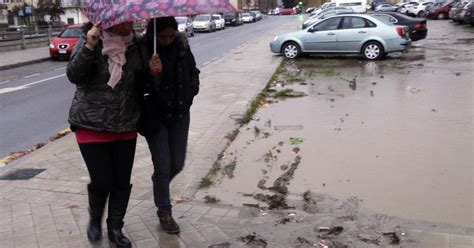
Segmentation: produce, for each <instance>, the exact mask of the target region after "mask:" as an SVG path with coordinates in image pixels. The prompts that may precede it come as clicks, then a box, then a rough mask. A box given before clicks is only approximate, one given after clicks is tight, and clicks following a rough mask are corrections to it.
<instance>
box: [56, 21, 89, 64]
mask: <svg viewBox="0 0 474 248" xmlns="http://www.w3.org/2000/svg"><path fill="white" fill-rule="evenodd" d="M81 34H82V25H70V26H69V27H67V28H66V29H64V30H63V31H62V32H61V33H60V34H59V35H58V37H57V38H55V39H53V40H52V41H51V42H50V43H49V55H50V56H51V59H53V60H56V59H59V58H64V59H69V57H70V56H71V53H72V50H73V49H74V46H75V45H76V43H77V41H78V40H79V37H81Z"/></svg>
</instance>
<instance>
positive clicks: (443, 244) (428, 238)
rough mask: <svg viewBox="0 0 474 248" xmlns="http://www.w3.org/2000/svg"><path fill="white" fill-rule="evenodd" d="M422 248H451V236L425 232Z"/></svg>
mask: <svg viewBox="0 0 474 248" xmlns="http://www.w3.org/2000/svg"><path fill="white" fill-rule="evenodd" d="M421 239H422V240H421V247H422V248H433V247H436V248H448V247H449V234H444V233H436V232H424V233H423V234H422V237H421Z"/></svg>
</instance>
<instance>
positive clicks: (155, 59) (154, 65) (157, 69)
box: [150, 54, 163, 77]
mask: <svg viewBox="0 0 474 248" xmlns="http://www.w3.org/2000/svg"><path fill="white" fill-rule="evenodd" d="M162 69H163V65H162V64H161V60H160V56H159V55H158V54H153V55H152V56H151V59H150V73H151V75H153V76H154V77H156V76H158V74H160V73H161V70H162Z"/></svg>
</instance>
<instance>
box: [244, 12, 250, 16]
mask: <svg viewBox="0 0 474 248" xmlns="http://www.w3.org/2000/svg"><path fill="white" fill-rule="evenodd" d="M242 16H250V14H249V13H243V14H242Z"/></svg>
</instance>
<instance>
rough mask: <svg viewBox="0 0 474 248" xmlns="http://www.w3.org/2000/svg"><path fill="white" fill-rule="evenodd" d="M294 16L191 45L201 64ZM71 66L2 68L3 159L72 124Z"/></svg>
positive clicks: (0, 121) (0, 149) (0, 136)
mask: <svg viewBox="0 0 474 248" xmlns="http://www.w3.org/2000/svg"><path fill="white" fill-rule="evenodd" d="M288 18H291V17H269V18H264V19H263V20H262V21H260V22H257V23H252V24H248V25H242V26H238V27H227V28H226V29H225V30H222V31H217V32H214V33H197V34H196V36H195V37H191V38H190V45H191V48H192V50H193V53H194V55H195V57H196V61H197V63H198V66H201V65H204V64H206V63H209V62H211V61H212V60H214V59H216V58H219V57H221V56H225V54H226V53H228V52H230V51H231V50H232V49H234V48H236V47H238V46H239V45H241V44H243V43H245V42H249V41H251V40H252V39H254V38H256V37H258V36H259V35H261V34H262V33H263V32H265V31H266V30H269V29H273V28H275V27H278V25H281V24H282V23H285V22H286V21H287V20H288ZM45 49H46V48H45ZM66 65H67V62H51V61H49V62H44V63H38V64H33V65H28V66H24V67H20V68H15V69H10V70H4V71H0V116H2V118H0V126H1V127H2V128H1V129H0V158H2V157H4V156H6V155H8V154H9V153H10V152H13V151H20V150H23V149H26V148H29V147H31V146H32V145H35V144H37V143H39V142H43V141H46V140H47V139H48V138H49V137H50V136H52V135H53V134H55V133H56V132H58V131H60V130H63V129H64V128H67V127H68V124H67V113H68V110H69V106H70V104H71V100H72V96H73V94H74V86H73V85H72V84H70V83H68V81H67V77H66V75H65V67H66Z"/></svg>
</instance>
